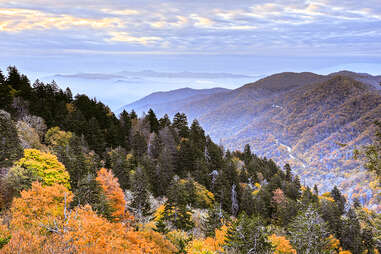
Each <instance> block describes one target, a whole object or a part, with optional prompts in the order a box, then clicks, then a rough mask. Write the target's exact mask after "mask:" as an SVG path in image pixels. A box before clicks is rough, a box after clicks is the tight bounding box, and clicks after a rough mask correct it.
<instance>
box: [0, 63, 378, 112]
mask: <svg viewBox="0 0 381 254" xmlns="http://www.w3.org/2000/svg"><path fill="white" fill-rule="evenodd" d="M8 66H16V67H17V68H18V70H19V71H20V72H21V73H24V74H26V75H27V76H28V77H29V78H30V81H31V83H33V82H34V81H35V80H36V79H39V80H41V81H43V82H51V81H53V80H54V81H56V82H57V85H58V86H59V87H60V88H62V89H66V87H69V88H70V89H71V90H72V92H73V94H83V93H86V94H89V95H90V96H91V97H92V98H97V99H98V100H100V101H102V102H104V103H105V104H106V105H108V106H109V107H110V108H111V110H113V111H115V110H117V109H119V108H120V107H122V106H124V105H127V104H130V103H133V102H135V101H137V100H139V99H142V98H144V97H146V96H148V95H150V94H152V93H155V92H168V91H172V90H176V89H182V88H191V89H211V88H225V89H231V90H233V89H236V88H239V87H241V86H243V85H245V84H247V83H251V82H255V81H257V80H259V79H261V78H264V77H267V76H271V75H274V74H278V73H282V72H296V73H301V72H312V73H316V74H319V75H327V74H330V73H334V72H340V71H351V72H356V73H367V74H370V75H373V76H379V75H381V65H380V69H379V70H380V72H376V70H377V69H378V68H377V64H359V65H358V66H357V68H358V70H354V69H353V68H356V66H354V65H338V66H333V67H331V68H325V69H324V68H322V69H320V70H315V71H314V70H299V71H298V70H295V71H293V70H289V69H285V70H282V68H279V69H280V71H278V72H273V73H264V74H259V73H255V74H254V73H251V72H241V73H238V72H222V71H216V72H212V71H209V70H208V71H197V69H196V71H192V70H186V71H183V70H182V71H169V70H168V71H161V70H159V71H157V70H153V69H144V68H142V69H141V70H131V71H129V70H126V69H121V70H116V71H114V72H103V73H102V72H80V71H78V72H66V73H63V72H61V73H41V74H40V75H41V76H39V73H36V72H30V71H25V70H24V69H23V68H20V66H19V65H14V64H10V65H3V66H1V65H0V69H1V70H2V71H3V73H4V72H6V68H7V67H8ZM351 66H354V67H352V68H350V67H351ZM346 67H348V68H346ZM296 69H298V68H296ZM367 70H369V71H367ZM372 70H373V71H372ZM121 73H127V75H126V76H125V77H123V76H122V74H121ZM146 73H149V74H152V75H151V76H147V75H145V74H146ZM184 73H186V74H189V75H188V76H187V77H185V78H181V77H180V76H179V75H177V74H184ZM168 74H171V75H173V77H165V75H168ZM117 75H120V76H117ZM128 75H131V78H129V77H128ZM155 75H156V76H155ZM133 76H135V77H133ZM151 82H152V83H155V84H156V83H160V84H161V85H160V86H159V87H156V86H152V85H150V84H151ZM107 86H113V87H114V89H112V90H109V91H107V90H108V89H107ZM131 86H132V87H131ZM90 88H93V89H90ZM107 92H110V93H109V94H107Z"/></svg>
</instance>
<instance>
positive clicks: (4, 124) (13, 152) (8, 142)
mask: <svg viewBox="0 0 381 254" xmlns="http://www.w3.org/2000/svg"><path fill="white" fill-rule="evenodd" d="M0 136H1V139H2V140H1V142H0V168H2V167H9V166H11V165H12V163H13V162H14V161H15V160H17V159H19V158H20V157H21V156H22V147H21V145H20V141H19V138H18V136H17V130H16V126H15V125H14V123H13V121H12V119H11V116H10V114H8V113H7V112H5V111H2V110H0Z"/></svg>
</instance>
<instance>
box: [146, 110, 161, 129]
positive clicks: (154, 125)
mask: <svg viewBox="0 0 381 254" xmlns="http://www.w3.org/2000/svg"><path fill="white" fill-rule="evenodd" d="M146 119H147V120H148V123H149V126H150V132H151V133H152V132H155V133H158V132H159V128H160V123H159V121H158V120H157V118H156V115H155V113H154V112H153V110H152V109H149V110H148V115H147V116H146Z"/></svg>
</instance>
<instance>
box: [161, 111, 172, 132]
mask: <svg viewBox="0 0 381 254" xmlns="http://www.w3.org/2000/svg"><path fill="white" fill-rule="evenodd" d="M159 124H160V129H164V128H165V127H169V126H171V120H170V119H169V116H168V115H167V114H165V115H164V116H163V117H162V118H160V119H159Z"/></svg>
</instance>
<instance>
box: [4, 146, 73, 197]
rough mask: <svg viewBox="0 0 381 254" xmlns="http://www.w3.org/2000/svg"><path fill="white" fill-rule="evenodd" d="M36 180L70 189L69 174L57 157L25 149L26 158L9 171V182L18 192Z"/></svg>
mask: <svg viewBox="0 0 381 254" xmlns="http://www.w3.org/2000/svg"><path fill="white" fill-rule="evenodd" d="M34 180H38V181H40V182H41V183H42V184H43V185H48V186H51V185H54V184H62V185H64V186H65V187H66V188H70V176H69V173H68V172H67V171H66V169H65V166H64V165H63V164H62V163H60V162H59V161H58V159H57V157H56V156H55V155H52V154H49V153H44V152H41V151H39V150H36V149H25V150H24V157H23V158H21V159H20V160H18V161H17V162H16V163H15V166H14V167H12V168H11V169H10V170H9V172H8V175H7V182H8V183H9V184H10V185H11V186H12V188H14V190H15V191H16V192H18V191H20V190H22V189H28V188H29V187H30V184H31V182H32V181H34Z"/></svg>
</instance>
